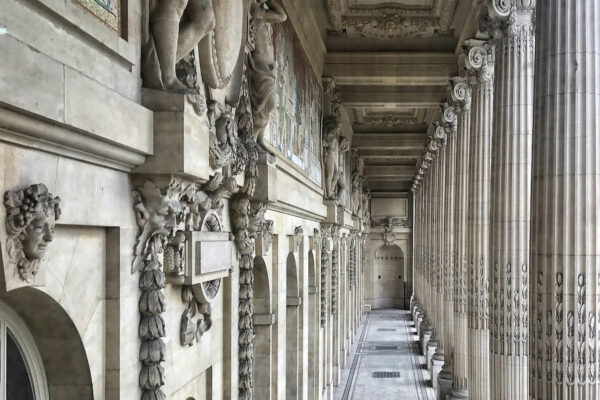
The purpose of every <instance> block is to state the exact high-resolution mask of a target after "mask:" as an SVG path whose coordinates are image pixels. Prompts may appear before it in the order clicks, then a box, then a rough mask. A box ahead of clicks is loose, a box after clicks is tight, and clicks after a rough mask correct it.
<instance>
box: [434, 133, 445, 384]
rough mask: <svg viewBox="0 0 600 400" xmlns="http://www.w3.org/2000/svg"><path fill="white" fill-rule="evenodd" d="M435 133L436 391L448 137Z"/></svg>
mask: <svg viewBox="0 0 600 400" xmlns="http://www.w3.org/2000/svg"><path fill="white" fill-rule="evenodd" d="M434 126H435V133H434V140H437V141H438V143H439V151H438V153H439V155H438V159H437V160H436V163H437V180H436V196H435V200H436V208H437V219H436V235H435V241H436V271H435V274H436V275H435V280H436V300H437V305H436V327H435V328H436V338H437V347H436V349H435V354H434V355H433V360H432V368H431V379H432V383H433V387H434V389H436V390H437V389H438V375H439V373H440V371H441V370H442V365H443V364H444V358H445V350H444V333H445V328H444V326H445V318H444V316H445V309H446V307H447V305H446V303H445V301H444V286H445V284H444V273H445V272H444V271H445V263H444V255H445V233H446V229H445V220H446V216H445V210H446V205H445V204H446V198H445V192H446V190H445V188H446V156H447V146H446V142H447V137H446V131H445V130H444V127H443V126H442V125H441V124H439V123H437V124H434Z"/></svg>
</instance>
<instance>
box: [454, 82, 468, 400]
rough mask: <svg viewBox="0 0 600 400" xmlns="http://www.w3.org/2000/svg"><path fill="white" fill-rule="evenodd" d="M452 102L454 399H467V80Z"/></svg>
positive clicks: (458, 84) (456, 87) (456, 88)
mask: <svg viewBox="0 0 600 400" xmlns="http://www.w3.org/2000/svg"><path fill="white" fill-rule="evenodd" d="M452 99H453V100H454V103H455V110H456V111H457V115H458V133H457V138H456V188H455V205H454V210H455V212H454V218H455V222H454V248H455V251H454V298H453V303H454V304H453V308H454V338H455V342H454V360H453V361H454V365H453V366H452V372H453V374H454V382H453V383H452V393H451V394H450V398H452V399H465V398H467V397H468V389H467V375H468V360H467V355H468V347H467V290H466V282H467V216H468V187H469V181H468V169H469V134H470V132H471V89H470V87H469V85H468V84H467V82H465V81H464V79H461V78H457V79H456V80H455V81H454V83H453V89H452Z"/></svg>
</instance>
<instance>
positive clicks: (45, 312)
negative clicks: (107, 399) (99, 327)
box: [0, 287, 94, 400]
mask: <svg viewBox="0 0 600 400" xmlns="http://www.w3.org/2000/svg"><path fill="white" fill-rule="evenodd" d="M0 300H1V301H3V302H4V303H6V304H7V305H8V306H9V307H10V308H11V309H12V310H14V312H15V313H16V314H17V315H18V316H19V317H20V318H21V319H22V320H23V322H24V323H25V325H26V326H27V329H28V330H29V332H30V334H31V337H32V338H33V340H34V342H35V345H36V347H37V349H38V350H39V353H40V355H41V359H42V364H43V369H44V372H45V375H46V380H47V385H48V392H49V395H50V399H52V400H72V399H75V398H76V399H80V400H92V399H93V398H94V395H93V387H92V378H91V374H90V368H89V363H88V359H87V355H86V353H85V349H84V346H83V342H82V341H81V338H80V336H79V333H78V332H77V329H76V327H75V325H74V324H73V321H72V320H71V318H70V317H69V316H68V315H67V313H66V312H65V310H64V309H63V308H62V307H61V306H60V305H59V304H58V303H57V302H56V301H55V300H54V299H53V298H51V297H50V296H48V295H47V294H45V293H43V292H41V291H39V290H37V289H34V288H31V287H24V288H20V289H16V290H13V291H10V292H8V293H2V294H0Z"/></svg>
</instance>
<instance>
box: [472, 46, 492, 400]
mask: <svg viewBox="0 0 600 400" xmlns="http://www.w3.org/2000/svg"><path fill="white" fill-rule="evenodd" d="M466 65H467V68H469V69H471V70H472V72H471V74H470V75H471V76H470V80H471V82H472V89H471V90H472V95H473V101H472V110H471V118H472V122H471V135H470V140H469V142H470V144H469V154H470V157H469V217H468V227H469V236H468V260H467V262H468V265H469V269H468V274H469V280H468V310H467V315H468V330H469V375H468V381H469V395H470V397H471V399H477V400H487V399H490V398H491V397H490V354H489V353H490V347H489V337H490V336H489V335H490V331H489V325H488V319H489V263H490V251H489V245H490V243H489V233H490V191H491V189H490V179H491V150H492V116H493V113H492V109H493V93H494V90H493V89H494V79H493V77H494V70H493V69H494V53H493V49H492V48H491V47H489V46H485V47H472V48H471V49H470V50H469V51H468V53H467V59H466Z"/></svg>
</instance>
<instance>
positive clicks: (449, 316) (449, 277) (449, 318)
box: [437, 104, 457, 400]
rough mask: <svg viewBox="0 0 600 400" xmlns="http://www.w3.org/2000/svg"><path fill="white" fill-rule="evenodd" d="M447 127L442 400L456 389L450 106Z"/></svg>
mask: <svg viewBox="0 0 600 400" xmlns="http://www.w3.org/2000/svg"><path fill="white" fill-rule="evenodd" d="M442 122H443V127H444V129H445V130H446V137H447V142H446V160H445V163H444V169H445V170H446V183H445V188H444V198H445V208H444V255H443V256H444V275H443V282H444V317H443V318H444V333H443V343H442V346H443V348H444V356H445V357H444V365H443V366H442V371H441V372H440V374H439V375H438V392H437V398H438V400H446V396H447V395H448V394H450V391H451V389H452V358H453V354H454V341H453V340H454V308H453V307H452V301H453V290H454V288H453V286H454V285H453V274H454V272H453V268H454V263H453V259H454V211H455V210H454V204H455V202H454V196H455V180H456V176H455V174H456V135H457V116H456V112H455V110H454V107H452V106H450V105H448V104H446V105H445V107H444V109H443V112H442Z"/></svg>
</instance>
